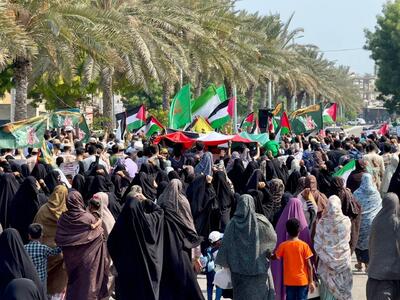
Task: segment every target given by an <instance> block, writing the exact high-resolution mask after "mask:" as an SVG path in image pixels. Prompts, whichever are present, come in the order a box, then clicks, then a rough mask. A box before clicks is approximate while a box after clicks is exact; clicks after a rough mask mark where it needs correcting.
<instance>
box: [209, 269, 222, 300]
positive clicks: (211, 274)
mask: <svg viewBox="0 0 400 300" xmlns="http://www.w3.org/2000/svg"><path fill="white" fill-rule="evenodd" d="M206 276H207V300H212V295H213V289H214V285H213V281H214V276H215V272H207V273H206ZM215 294H216V295H215V300H220V299H221V297H222V289H221V288H219V287H217V286H216V287H215Z"/></svg>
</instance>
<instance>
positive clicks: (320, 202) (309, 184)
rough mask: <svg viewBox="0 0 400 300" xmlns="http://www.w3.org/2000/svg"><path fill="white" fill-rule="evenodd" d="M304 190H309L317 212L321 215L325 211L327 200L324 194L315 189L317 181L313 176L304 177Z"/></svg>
mask: <svg viewBox="0 0 400 300" xmlns="http://www.w3.org/2000/svg"><path fill="white" fill-rule="evenodd" d="M305 188H309V189H310V192H311V194H312V195H313V197H314V200H315V202H316V204H317V206H318V210H317V212H318V213H319V214H321V213H323V212H324V211H325V208H326V205H327V202H328V199H327V198H326V196H325V194H324V193H321V192H320V191H319V190H318V189H317V179H316V178H315V176H313V175H308V176H307V177H306V182H305Z"/></svg>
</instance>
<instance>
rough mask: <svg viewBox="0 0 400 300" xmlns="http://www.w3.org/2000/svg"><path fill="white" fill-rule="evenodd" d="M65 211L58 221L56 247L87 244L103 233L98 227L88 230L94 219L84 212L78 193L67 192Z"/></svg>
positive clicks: (94, 221)
mask: <svg viewBox="0 0 400 300" xmlns="http://www.w3.org/2000/svg"><path fill="white" fill-rule="evenodd" d="M67 209H68V210H67V211H66V212H64V213H63V214H62V215H61V217H60V219H59V220H58V226H57V232H56V238H55V241H56V243H57V245H58V246H60V247H67V246H79V245H83V244H88V243H90V242H92V241H93V240H95V239H96V238H98V237H99V236H100V235H101V234H102V233H103V229H102V228H101V227H100V226H99V227H97V228H96V229H94V230H92V229H91V228H90V225H91V224H94V223H96V218H95V217H94V216H93V215H92V214H90V213H88V212H86V210H85V207H84V203H83V198H82V195H81V194H80V193H79V192H77V191H71V192H69V194H68V198H67Z"/></svg>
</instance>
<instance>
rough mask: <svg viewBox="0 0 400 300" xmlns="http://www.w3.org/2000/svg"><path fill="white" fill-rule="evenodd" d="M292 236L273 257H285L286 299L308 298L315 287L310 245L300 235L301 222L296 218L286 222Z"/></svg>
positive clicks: (299, 299)
mask: <svg viewBox="0 0 400 300" xmlns="http://www.w3.org/2000/svg"><path fill="white" fill-rule="evenodd" d="M286 230H287V233H288V234H289V236H290V238H289V239H288V240H287V241H285V242H283V243H282V244H280V245H279V246H278V249H277V250H276V251H275V254H274V255H273V256H272V257H271V258H272V259H281V258H282V259H283V284H284V285H285V287H286V300H307V297H308V289H309V288H310V291H311V292H313V291H314V289H315V286H314V281H313V271H312V264H311V260H310V259H311V257H312V256H313V253H312V251H311V249H310V247H309V246H308V245H307V244H306V243H305V242H303V241H301V240H300V239H299V238H298V236H299V232H300V222H299V220H297V219H296V218H293V219H290V220H288V221H287V222H286Z"/></svg>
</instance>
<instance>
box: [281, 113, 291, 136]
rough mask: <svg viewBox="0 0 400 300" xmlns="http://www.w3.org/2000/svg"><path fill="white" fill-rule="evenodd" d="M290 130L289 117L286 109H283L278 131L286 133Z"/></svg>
mask: <svg viewBox="0 0 400 300" xmlns="http://www.w3.org/2000/svg"><path fill="white" fill-rule="evenodd" d="M290 131H291V128H290V122H289V118H288V116H287V114H286V111H284V112H283V113H282V115H281V130H280V133H281V134H288V133H289V132H290Z"/></svg>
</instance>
